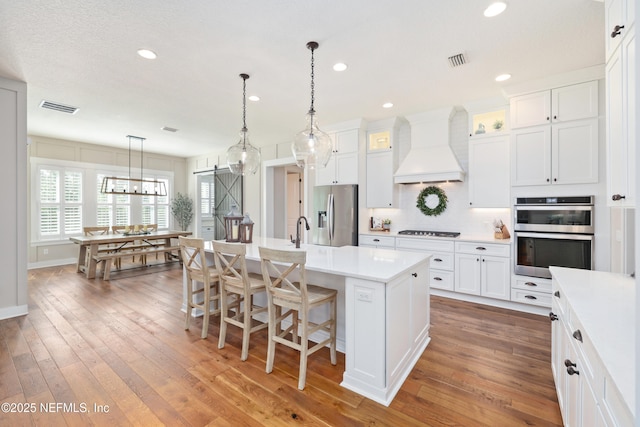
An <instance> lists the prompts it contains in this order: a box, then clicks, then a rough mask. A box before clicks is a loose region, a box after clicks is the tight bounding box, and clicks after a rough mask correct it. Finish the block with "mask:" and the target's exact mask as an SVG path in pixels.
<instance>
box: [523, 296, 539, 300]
mask: <svg viewBox="0 0 640 427" xmlns="http://www.w3.org/2000/svg"><path fill="white" fill-rule="evenodd" d="M524 297H525V298H526V299H538V298H536V297H534V296H533V295H525V296H524Z"/></svg>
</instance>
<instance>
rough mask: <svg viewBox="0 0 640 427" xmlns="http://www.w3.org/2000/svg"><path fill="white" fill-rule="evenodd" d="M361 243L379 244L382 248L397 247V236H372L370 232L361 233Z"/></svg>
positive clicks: (365, 244)
mask: <svg viewBox="0 0 640 427" xmlns="http://www.w3.org/2000/svg"><path fill="white" fill-rule="evenodd" d="M359 238H360V241H359V245H361V246H377V247H380V248H391V249H393V248H395V246H396V238H395V237H391V236H372V235H370V234H361V235H360V237H359Z"/></svg>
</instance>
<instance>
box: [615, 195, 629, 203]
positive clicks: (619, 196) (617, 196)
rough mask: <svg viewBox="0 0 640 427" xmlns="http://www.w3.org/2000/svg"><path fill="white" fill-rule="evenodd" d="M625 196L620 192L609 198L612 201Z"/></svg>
mask: <svg viewBox="0 0 640 427" xmlns="http://www.w3.org/2000/svg"><path fill="white" fill-rule="evenodd" d="M626 198H627V197H626V196H623V195H622V194H614V195H613V196H611V200H613V201H614V202H617V201H618V200H621V199H626Z"/></svg>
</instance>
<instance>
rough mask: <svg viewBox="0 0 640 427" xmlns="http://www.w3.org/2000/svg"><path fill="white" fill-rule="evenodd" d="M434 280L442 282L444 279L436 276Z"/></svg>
mask: <svg viewBox="0 0 640 427" xmlns="http://www.w3.org/2000/svg"><path fill="white" fill-rule="evenodd" d="M433 280H437V281H438V282H441V281H442V277H437V276H436V277H434V278H433Z"/></svg>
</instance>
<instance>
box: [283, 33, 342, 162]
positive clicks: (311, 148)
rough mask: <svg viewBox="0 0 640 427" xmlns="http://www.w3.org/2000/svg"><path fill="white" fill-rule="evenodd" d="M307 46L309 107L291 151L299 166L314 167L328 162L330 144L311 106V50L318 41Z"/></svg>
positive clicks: (312, 63) (315, 47) (312, 98)
mask: <svg viewBox="0 0 640 427" xmlns="http://www.w3.org/2000/svg"><path fill="white" fill-rule="evenodd" d="M307 48H308V49H309V50H310V51H311V107H310V108H309V112H308V113H307V127H306V128H305V129H304V130H303V131H302V132H300V133H298V134H297V135H296V136H295V138H294V140H293V144H291V151H293V157H294V158H295V159H296V163H297V164H298V166H299V167H301V168H304V167H305V166H306V167H308V168H309V169H315V168H316V167H325V166H326V165H327V163H329V159H330V158H331V145H332V144H331V138H330V137H329V135H327V134H326V133H324V132H322V131H321V130H320V129H318V123H317V120H316V110H315V109H314V108H313V103H314V101H315V93H314V91H315V82H314V77H315V75H314V57H313V52H314V51H315V50H316V49H317V48H318V43H316V42H309V43H307Z"/></svg>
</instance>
